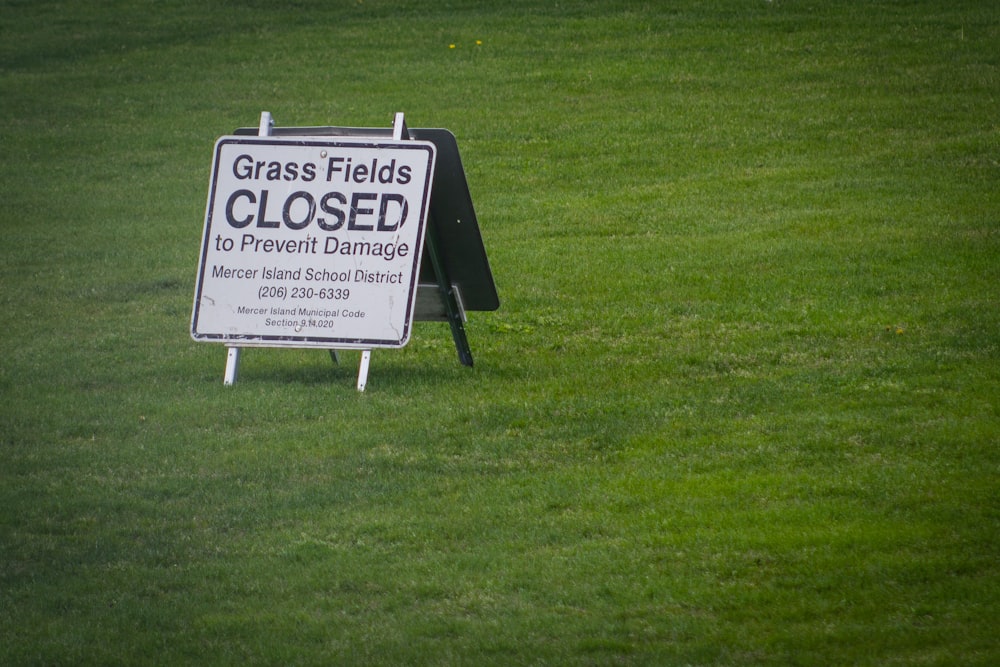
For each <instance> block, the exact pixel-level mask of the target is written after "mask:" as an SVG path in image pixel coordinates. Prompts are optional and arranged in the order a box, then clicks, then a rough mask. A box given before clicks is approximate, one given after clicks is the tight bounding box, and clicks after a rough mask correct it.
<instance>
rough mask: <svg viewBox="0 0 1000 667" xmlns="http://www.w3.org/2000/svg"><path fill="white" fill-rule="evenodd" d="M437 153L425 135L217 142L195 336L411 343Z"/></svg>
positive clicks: (295, 342)
mask: <svg viewBox="0 0 1000 667" xmlns="http://www.w3.org/2000/svg"><path fill="white" fill-rule="evenodd" d="M434 158H435V147H434V144H432V143H430V142H425V141H390V140H378V139H374V138H373V139H346V138H325V137H288V138H277V137H235V136H234V137H222V138H221V139H219V140H218V141H217V142H216V144H215V156H214V160H213V162H212V174H211V181H210V184H209V192H208V205H207V207H206V212H205V231H204V236H203V237H202V248H201V261H200V263H199V266H198V282H197V286H196V289H195V297H194V312H193V313H192V316H191V335H192V337H193V338H194V339H195V340H199V341H215V342H223V343H228V344H232V345H238V346H241V347H242V346H274V347H279V346H288V347H310V346H315V347H328V348H360V349H366V348H372V347H402V346H403V345H405V344H406V343H407V341H408V340H409V337H410V327H411V325H412V322H413V303H414V300H415V297H416V287H417V275H418V272H419V270H420V255H421V251H422V250H423V244H424V230H425V227H426V222H427V211H428V208H429V205H430V191H431V179H432V174H433V172H434Z"/></svg>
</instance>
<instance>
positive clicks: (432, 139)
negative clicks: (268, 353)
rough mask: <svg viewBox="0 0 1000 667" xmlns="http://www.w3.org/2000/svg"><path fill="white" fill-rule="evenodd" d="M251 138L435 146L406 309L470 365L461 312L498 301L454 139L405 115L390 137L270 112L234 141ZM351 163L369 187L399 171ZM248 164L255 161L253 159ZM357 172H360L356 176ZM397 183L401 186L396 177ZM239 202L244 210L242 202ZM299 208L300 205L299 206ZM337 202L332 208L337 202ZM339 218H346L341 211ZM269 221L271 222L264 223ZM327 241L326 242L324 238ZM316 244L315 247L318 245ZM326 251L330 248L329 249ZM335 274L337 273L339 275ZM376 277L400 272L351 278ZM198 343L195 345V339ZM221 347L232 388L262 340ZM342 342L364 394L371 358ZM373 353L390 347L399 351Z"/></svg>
mask: <svg viewBox="0 0 1000 667" xmlns="http://www.w3.org/2000/svg"><path fill="white" fill-rule="evenodd" d="M250 135H264V136H269V137H275V138H278V139H279V140H281V138H284V140H289V141H295V142H312V141H319V140H320V138H323V139H326V140H332V141H343V142H354V141H361V142H365V143H373V142H374V143H378V142H392V141H396V142H400V141H403V142H405V141H407V140H409V141H412V142H413V144H409V145H408V147H415V146H414V144H417V145H424V146H426V145H427V144H431V145H432V146H433V147H434V149H435V152H436V154H437V155H436V159H434V160H432V161H431V163H432V164H433V178H432V179H430V183H431V191H430V197H429V208H428V210H427V214H426V220H425V223H426V225H425V226H426V229H425V230H424V233H423V236H422V240H421V241H420V244H421V245H420V250H419V252H418V253H413V249H407V250H409V251H410V253H411V257H414V256H419V258H420V259H419V271H417V275H416V276H414V280H416V281H418V284H417V289H416V291H415V294H412V295H411V296H413V297H414V299H413V301H412V303H411V310H410V311H409V312H410V317H411V318H412V320H417V321H420V320H425V321H427V320H437V321H447V322H449V325H450V326H451V330H452V335H453V338H454V341H455V345H456V349H457V351H458V355H459V360H460V361H461V362H462V363H463V364H465V365H469V366H471V365H472V354H471V351H470V349H469V345H468V341H467V338H466V335H465V329H464V320H465V311H467V310H479V311H489V310H495V309H497V308H498V307H499V297H498V295H497V292H496V287H495V284H494V282H493V277H492V273H491V271H490V267H489V261H488V259H487V257H486V251H485V247H484V245H483V241H482V237H481V235H480V232H479V227H478V223H477V220H476V216H475V211H474V209H473V206H472V199H471V195H470V193H469V189H468V184H467V182H466V179H465V172H464V170H463V168H462V164H461V159H460V157H459V154H458V146H457V142H456V140H455V137H454V135H453V134H452V133H451V132H449V131H448V130H442V129H407V127H406V124H405V121H404V120H403V116H402V114H396V118H395V121H394V124H393V128H392V129H391V130H390V129H389V128H358V127H332V126H325V127H285V128H282V127H274V126H273V122H272V121H271V119H270V114H267V112H264V114H262V116H261V123H260V126H259V127H258V128H241V129H238V130H236V131H235V132H234V136H250ZM399 145H400V144H395V145H394V146H396V147H398V146H399ZM391 147H392V146H390V148H391ZM418 152H419V151H418ZM331 159H337V160H340V162H339V163H338V165H337V166H336V167H331V169H333V170H334V171H337V176H338V177H339V176H342V175H345V174H346V172H345V170H344V167H345V162H344V161H343V159H342V158H331ZM350 160H351V159H350V157H348V158H347V163H346V166H348V167H350V168H351V169H353V170H354V171H352V172H351V174H350V177H351V178H352V179H354V180H355V181H358V182H360V181H361V180H363V177H364V175H366V174H367V175H368V177H369V180H371V181H372V182H374V181H375V180H376V173H377V174H378V180H379V181H385V180H391V172H393V168H392V166H391V165H395V164H396V161H395V160H389V159H384V160H383V162H382V166H381V167H379V168H378V169H376V167H375V165H374V164H368V165H364V166H360V165H358V164H354V165H351V163H350ZM248 161H249V162H252V160H248ZM402 162H403V161H400V163H399V165H398V166H399V167H402V168H404V169H405V168H406V167H404V166H403V164H402ZM332 164H333V163H332V162H331V165H332ZM258 165H259V166H258V169H264V170H265V175H266V173H267V171H266V170H267V169H268V168H271V167H273V166H274V165H271V164H269V163H268V162H267V161H260V162H259V163H258ZM359 166H360V171H359V170H358V167H359ZM407 166H410V165H407ZM301 168H302V165H298V164H295V165H292V166H291V167H290V166H289V165H288V164H284V165H280V166H279V167H277V169H278V171H277V172H275V173H274V174H273V176H274V178H275V179H279V180H280V179H282V178H284V179H286V180H287V179H289V178H290V177H289V174H288V173H287V171H288V170H289V169H292V170H293V171H296V174H295V175H297V176H301V174H299V173H298V170H299V169H301ZM369 168H370V169H369ZM282 169H284V170H285V172H286V173H282V172H281V170H282ZM258 175H259V174H258ZM292 180H294V179H292ZM397 180H401V178H400V177H399V176H398V175H397ZM287 189H292V190H293V189H294V187H292V186H289V188H287ZM287 189H286V190H287ZM387 197H389V199H390V200H389V201H388V206H387V208H388V209H389V217H390V218H391V217H392V211H393V209H392V207H393V205H394V203H395V202H396V201H397V200H395V199H392V198H393V195H392V194H391V193H390V194H389V195H387ZM412 199H414V198H413V197H411V200H412ZM243 203H244V204H245V203H246V202H243ZM298 203H299V204H301V203H302V202H298ZM326 203H329V202H326ZM334 203H335V204H336V203H337V202H334ZM351 203H354V202H351ZM361 203H362V204H367V203H369V202H367V200H362V202H361ZM382 203H383V209H384V208H386V206H385V203H386V202H385V201H383V202H382ZM286 204H287V200H286ZM286 208H287V206H286ZM300 208H301V207H300ZM320 208H321V209H323V208H324V207H323V206H322V205H320ZM334 208H335V207H334ZM375 208H377V207H375V204H374V202H371V206H369V208H367V209H364V208H361V209H360V210H361V211H363V212H364V211H367V212H368V213H370V214H371V217H372V218H374V217H376V216H375ZM261 210H263V205H262V206H261ZM302 210H303V211H306V210H307V208H302ZM324 210H326V209H324ZM334 212H336V211H334ZM380 212H381V213H384V212H385V211H384V210H382V211H380ZM397 212H398V211H397ZM283 213H284V216H285V218H286V220H285V222H286V224H287V223H288V222H289V221H291V223H292V225H296V224H301V223H302V221H304V220H305V219H306V217H307V216H308V215H311V213H296V212H295V211H294V210H292V211H284V212H283ZM341 213H344V212H343V211H341ZM404 216H405V213H404ZM236 217H238V218H239V219H240V220H243V219H244V218H245V217H249V214H247V215H245V216H244V215H240V216H236ZM263 220H264V217H263V216H261V218H260V221H263ZM317 220H319V218H317ZM268 222H274V221H270V220H269V221H268ZM326 224H327V226H330V224H331V221H330V220H327V221H326ZM357 226H358V227H363V225H362V224H360V223H359V224H357ZM391 226H392V223H391V222H389V223H387V227H391ZM401 226H402V225H401ZM411 229H412V228H411ZM206 233H207V232H206ZM205 241H206V242H207V241H208V239H205ZM327 242H328V243H329V239H328V241H327ZM313 243H315V241H314V242H313ZM334 243H336V242H334ZM404 246H405V244H402V245H400V246H399V247H400V248H404V249H405V247H404ZM327 249H329V246H328V248H327ZM341 249H343V248H341ZM265 270H266V267H265ZM202 271H204V269H202ZM333 273H334V274H337V272H333ZM338 275H340V277H341V278H343V279H344V280H345V281H347V280H349V278H348V276H345V275H343V274H342V273H341V274H338ZM379 275H382V276H384V277H387V278H388V279H398V278H400V276H399V273H398V272H397V273H396V274H391V272H385V271H383V272H374V273H373V272H371V271H368V272H367V273H365V272H364V271H362V273H360V274H357V275H356V276H355V277H359V276H360V277H367V278H372V277H373V276H374V278H375V279H378V278H379ZM339 286H340V287H345V288H346V287H349V285H348V284H347V283H346V282H344V283H343V284H341V285H339ZM331 294H332V292H331ZM198 297H199V295H198V294H196V313H197V298H198ZM326 312H328V313H329V312H332V311H329V310H328V311H326ZM195 331H196V326H195V324H194V323H193V324H192V332H193V334H194V333H195ZM195 337H196V338H197V336H195ZM223 342H225V343H226V344H227V347H228V348H229V350H228V356H227V364H226V375H225V378H224V382H225V383H226V384H232V383H234V382H235V381H236V377H237V373H238V367H239V355H240V348H241V347H243V346H267V344H266V343H261V342H260V341H248V340H247V339H246V338H240V337H239V336H235V337H231V338H229V339H227V340H224V341H223ZM313 342H314V341H310V343H313ZM339 343H340V344H338V345H329V346H327V347H328V348H329V349H330V351H331V355H332V356H333V357H334V359H336V353H335V350H336V349H337V348H338V347H339V348H343V349H350V348H355V349H362V350H363V352H362V358H361V366H360V368H359V373H358V389H359V390H362V391H363V390H364V387H365V384H366V382H367V372H368V360H369V354H370V352H369V349H367V348H365V346H364V342H363V341H361V340H354V339H352V340H350V341H349V344H343V343H344V341H343V340H340V341H339ZM403 344H405V343H403ZM289 346H302V347H305V346H316V345H297V344H295V343H294V342H293V343H292V344H291V345H289ZM377 346H380V347H394V346H401V345H377Z"/></svg>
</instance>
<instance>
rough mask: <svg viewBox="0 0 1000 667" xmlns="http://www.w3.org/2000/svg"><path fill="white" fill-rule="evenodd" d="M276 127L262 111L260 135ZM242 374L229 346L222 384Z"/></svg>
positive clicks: (236, 355) (234, 351)
mask: <svg viewBox="0 0 1000 667" xmlns="http://www.w3.org/2000/svg"><path fill="white" fill-rule="evenodd" d="M273 128H274V119H273V118H271V112H270V111H261V112H260V125H259V126H258V129H257V134H258V136H261V137H269V136H271V130H272V129H273ZM239 374H240V348H238V347H236V346H232V347H229V348H228V349H227V353H226V374H225V375H224V376H223V378H222V384H224V385H225V386H227V387H228V386H231V385H233V384H236V378H237V376H239Z"/></svg>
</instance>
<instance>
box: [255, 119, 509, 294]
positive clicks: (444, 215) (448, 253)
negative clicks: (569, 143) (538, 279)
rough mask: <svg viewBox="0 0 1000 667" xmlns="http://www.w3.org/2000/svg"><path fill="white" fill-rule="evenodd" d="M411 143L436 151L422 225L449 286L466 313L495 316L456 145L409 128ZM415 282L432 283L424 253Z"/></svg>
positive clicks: (323, 131) (365, 132)
mask: <svg viewBox="0 0 1000 667" xmlns="http://www.w3.org/2000/svg"><path fill="white" fill-rule="evenodd" d="M257 132H258V130H257V128H255V127H243V128H240V129H238V130H236V132H235V134H237V135H256V134H257ZM409 134H410V138H411V139H417V140H422V141H430V142H431V143H433V144H434V146H435V147H436V148H437V160H436V162H435V165H434V182H433V184H432V185H431V210H430V218H429V219H428V221H427V224H428V226H429V227H431V228H432V229H433V232H432V233H435V234H436V236H437V240H438V248H439V250H440V254H441V259H442V262H443V264H444V267H445V271H446V272H447V273H448V278H449V280H450V281H451V283H452V284H454V285H457V286H458V289H459V292H460V294H461V295H462V305H463V306H464V307H465V309H466V310H480V311H482V310H496V309H497V308H499V307H500V297H499V295H498V294H497V288H496V284H495V283H494V282H493V272H492V271H491V270H490V262H489V259H488V258H487V257H486V247H485V246H484V245H483V237H482V234H481V233H480V231H479V222H478V220H477V219H476V212H475V209H473V207H472V195H471V194H470V192H469V184H468V182H467V181H466V180H465V169H464V168H463V167H462V159H461V157H459V154H458V141H456V139H455V135H454V134H452V133H451V131H449V130H445V129H434V128H409ZM271 136H273V137H281V136H310V137H351V138H359V139H360V138H366V137H374V138H377V139H391V138H392V128H376V127H275V128H273V129H272V131H271ZM420 280H421V281H422V282H434V280H435V275H434V270H433V268H431V266H430V258H428V256H427V253H424V255H423V258H422V261H421V264H420Z"/></svg>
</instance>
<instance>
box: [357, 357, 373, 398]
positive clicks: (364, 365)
mask: <svg viewBox="0 0 1000 667" xmlns="http://www.w3.org/2000/svg"><path fill="white" fill-rule="evenodd" d="M371 359H372V351H371V350H362V352H361V365H360V366H358V391H364V390H365V386H366V385H367V384H368V364H369V362H370V361H371Z"/></svg>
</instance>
